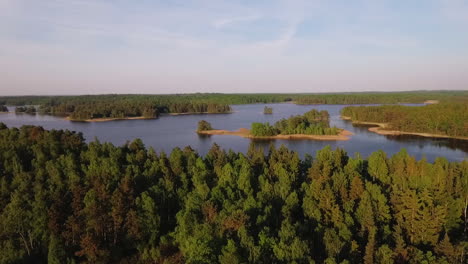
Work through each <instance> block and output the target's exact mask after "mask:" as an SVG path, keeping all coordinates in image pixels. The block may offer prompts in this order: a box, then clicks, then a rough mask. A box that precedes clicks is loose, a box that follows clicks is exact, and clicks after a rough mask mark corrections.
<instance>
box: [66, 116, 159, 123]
mask: <svg viewBox="0 0 468 264" xmlns="http://www.w3.org/2000/svg"><path fill="white" fill-rule="evenodd" d="M64 119H65V120H68V121H71V122H107V121H117V120H147V119H157V117H143V116H132V117H123V118H111V117H103V118H92V119H85V120H76V119H71V118H70V117H69V116H67V117H65V118H64Z"/></svg>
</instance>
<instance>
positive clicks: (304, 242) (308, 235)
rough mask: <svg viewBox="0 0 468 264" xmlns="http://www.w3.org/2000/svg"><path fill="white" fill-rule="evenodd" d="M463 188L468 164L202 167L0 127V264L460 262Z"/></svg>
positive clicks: (227, 159)
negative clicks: (45, 263) (46, 263)
mask: <svg viewBox="0 0 468 264" xmlns="http://www.w3.org/2000/svg"><path fill="white" fill-rule="evenodd" d="M310 116H312V117H313V116H315V117H314V119H315V118H317V116H316V114H310ZM467 187H468V161H461V162H448V161H446V160H444V159H442V158H440V159H437V160H436V161H435V162H434V163H428V162H427V161H425V160H421V161H416V160H415V159H414V158H413V157H410V156H408V154H407V153H406V152H405V151H401V152H400V153H398V154H396V155H394V156H392V157H387V155H386V154H385V153H384V152H382V151H379V152H376V153H373V154H371V155H370V157H369V159H368V160H363V159H362V158H360V156H357V157H356V158H351V157H349V156H348V155H347V154H346V153H345V152H344V151H343V150H341V149H336V150H332V149H331V148H330V147H326V148H324V149H322V150H320V151H318V152H317V155H315V157H313V158H310V157H309V158H307V159H305V160H301V159H300V158H299V156H298V154H297V153H295V152H293V151H290V150H288V149H287V148H286V147H280V148H278V149H276V148H274V147H271V148H270V150H269V152H268V154H267V155H265V154H264V152H263V150H261V149H255V148H254V147H253V146H252V147H250V148H249V151H248V153H247V155H244V154H242V153H234V152H232V151H230V152H226V151H224V150H222V149H221V148H220V147H219V146H217V145H214V146H213V148H212V149H211V150H210V151H209V152H208V154H207V155H206V156H204V157H202V156H199V155H198V154H197V153H196V152H195V151H194V150H192V149H191V148H185V149H183V150H182V149H179V148H176V149H174V150H173V151H172V152H171V153H169V154H166V153H164V152H161V153H156V152H155V151H154V150H153V149H146V147H145V145H144V144H143V142H142V141H141V140H134V141H133V142H130V143H127V144H125V145H123V146H120V147H116V146H113V145H112V144H109V143H100V142H91V143H85V140H84V138H83V136H82V135H81V134H77V133H73V132H69V131H56V130H50V131H48V130H44V129H42V128H40V127H34V126H23V127H21V128H19V129H18V128H7V127H6V126H5V125H3V124H0V263H38V262H39V263H44V262H50V263H382V264H390V263H464V261H466V252H467V245H468V241H467V230H466V226H467V224H468V218H467V217H466V214H465V212H466V210H467V209H466V208H467V207H466V206H467V202H466V201H468V188H467Z"/></svg>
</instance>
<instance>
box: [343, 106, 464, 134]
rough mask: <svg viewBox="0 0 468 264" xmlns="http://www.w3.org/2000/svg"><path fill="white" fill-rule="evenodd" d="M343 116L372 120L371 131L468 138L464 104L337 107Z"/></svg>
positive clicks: (362, 121)
mask: <svg viewBox="0 0 468 264" xmlns="http://www.w3.org/2000/svg"><path fill="white" fill-rule="evenodd" d="M341 114H342V116H343V117H344V118H345V119H350V120H352V121H353V122H354V123H357V124H374V125H378V126H379V127H378V128H371V129H370V130H371V131H374V132H377V133H380V134H386V135H393V134H402V133H406V134H415V135H421V136H428V137H454V138H459V139H468V104H466V103H443V104H430V105H425V106H402V105H382V106H349V107H345V108H343V109H342V111H341Z"/></svg>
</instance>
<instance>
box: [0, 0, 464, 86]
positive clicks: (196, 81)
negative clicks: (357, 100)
mask: <svg viewBox="0 0 468 264" xmlns="http://www.w3.org/2000/svg"><path fill="white" fill-rule="evenodd" d="M467 12H468V3H467V2H466V1H463V0H451V1H449V0H434V1H429V2H426V1H418V2H417V3H413V2H411V3H408V2H406V1H403V0H398V1H390V0H378V1H374V0H358V1H353V2H352V3H351V2H346V1H326V0H272V1H229V0H204V1H197V0H186V1H176V2H171V1H160V2H159V1H131V0H122V1H104V0H43V1H27V0H0V78H1V79H2V83H3V84H6V85H5V87H9V88H8V89H10V90H8V91H10V92H9V93H14V92H15V91H16V90H15V89H17V88H18V89H19V88H20V87H22V88H24V89H26V87H29V85H30V84H31V83H36V84H38V85H39V86H40V84H41V83H42V84H43V85H44V86H47V89H51V91H52V90H54V91H59V92H65V93H68V92H69V90H67V89H64V88H63V87H67V86H70V87H75V86H76V84H75V83H80V84H82V83H86V85H87V86H88V87H95V88H96V89H99V87H100V86H103V85H104V84H108V85H111V84H112V85H111V87H119V88H118V89H120V90H116V91H115V92H129V91H130V90H126V89H125V84H128V85H130V84H131V83H132V80H134V79H138V80H139V86H138V87H141V89H140V90H138V92H160V91H162V90H164V89H170V90H171V91H174V92H184V91H198V90H197V89H199V91H214V90H210V89H220V90H219V91H224V92H229V91H252V90H253V89H263V90H261V91H282V86H284V85H286V84H287V82H289V83H291V85H292V86H295V87H300V88H297V89H299V90H300V89H306V88H304V87H312V86H313V87H317V86H321V85H323V86H325V87H327V89H335V90H340V89H341V88H342V87H344V86H347V87H356V89H358V88H359V87H362V86H363V85H365V82H364V81H363V79H362V78H364V77H362V78H361V79H359V80H358V78H356V79H353V78H352V77H353V73H355V75H356V76H365V73H366V72H373V71H375V69H376V68H379V67H384V66H385V67H386V68H388V69H399V68H405V67H406V66H405V65H412V66H413V67H412V68H411V67H406V68H405V71H408V72H409V73H408V74H410V73H411V72H418V73H417V74H416V73H415V76H416V75H417V76H422V75H423V74H424V72H426V73H427V74H428V75H429V74H430V75H431V76H433V78H432V79H434V78H436V79H437V78H439V79H438V80H442V79H443V78H447V76H448V73H447V72H446V71H444V72H443V71H442V68H443V67H442V65H445V66H444V67H446V68H447V67H448V68H450V69H451V70H453V72H461V71H465V72H468V50H466V46H467V45H468V34H466V33H467V32H466V27H465V26H464V25H466V24H468V23H467V20H466V19H467V16H466V13H467ZM455 55H457V56H456V57H457V58H458V59H457V60H459V62H457V63H456V64H454V63H450V62H452V61H454V60H455V59H454V58H456V57H455ZM421 62H424V63H421ZM447 65H448V66H447ZM394 72H395V75H394V76H393V77H392V78H395V79H398V78H401V79H403V78H407V77H405V75H404V74H403V71H398V70H395V71H394ZM57 73H60V74H61V76H62V77H60V78H59V77H58V76H57ZM379 74H380V75H379ZM379 74H376V75H375V76H379V78H380V79H379V78H374V79H375V80H373V83H372V87H375V86H378V85H379V83H380V84H382V87H384V86H383V84H385V83H386V82H388V80H389V79H388V78H387V77H386V75H385V73H379ZM337 75H338V76H346V78H345V77H343V78H336V76H337ZM12 76H16V77H14V78H13V77H12ZM20 76H24V80H22V81H20V79H21V78H20ZM28 76H31V80H34V81H30V82H27V81H26V80H27V78H28ZM63 76H65V77H63ZM438 76H439V77H438ZM460 76H461V75H460ZM466 76H468V74H466ZM106 78H115V80H114V81H112V82H111V81H110V80H109V81H107V80H106ZM457 78H458V79H460V78H461V77H457ZM54 79H57V82H54V81H51V80H54ZM58 79H60V81H58ZM240 79H242V81H241V80H240ZM414 83H417V80H414ZM466 83H468V77H466ZM235 84H238V85H240V87H234V86H235ZM393 84H395V85H397V84H398V83H397V82H393ZM400 85H401V84H400ZM420 85H421V86H424V85H427V82H422V81H421V83H420ZM44 86H43V87H44ZM10 87H11V88H10ZM132 87H133V88H134V86H132ZM143 87H144V88H143ZM151 87H158V88H154V89H153V90H152V88H151ZM190 87H192V88H190ZM385 87H386V86H385ZM2 88H3V85H2ZM189 88H190V89H189ZM396 88H398V87H396ZM415 88H417V87H415ZM422 88H424V87H422ZM439 88H462V86H461V85H460V86H456V87H439ZM28 89H29V88H28ZM31 89H32V88H31ZM44 89H45V88H44ZM109 89H110V88H109ZM116 89H117V88H116ZM317 89H318V88H317ZM465 89H466V88H465ZM299 90H295V91H299ZM8 91H7V92H8ZM259 91H260V90H259ZM308 91H309V90H308ZM2 92H3V91H2Z"/></svg>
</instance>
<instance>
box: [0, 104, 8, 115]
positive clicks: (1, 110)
mask: <svg viewBox="0 0 468 264" xmlns="http://www.w3.org/2000/svg"><path fill="white" fill-rule="evenodd" d="M0 113H8V107H6V105H0Z"/></svg>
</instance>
